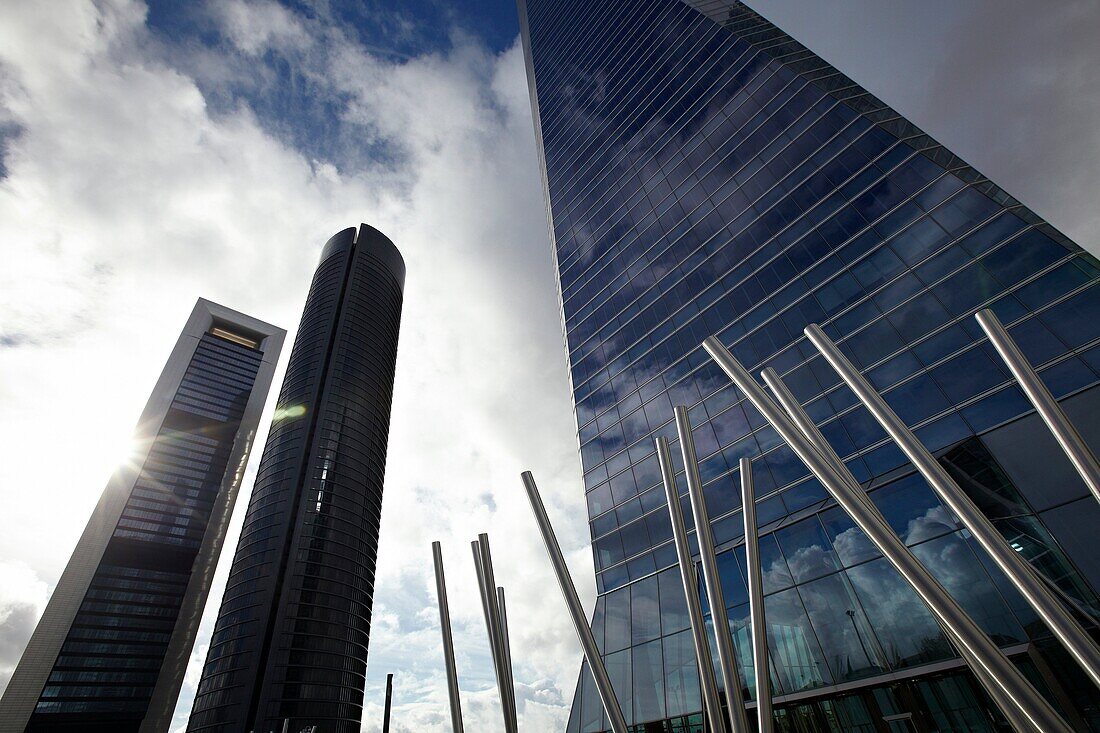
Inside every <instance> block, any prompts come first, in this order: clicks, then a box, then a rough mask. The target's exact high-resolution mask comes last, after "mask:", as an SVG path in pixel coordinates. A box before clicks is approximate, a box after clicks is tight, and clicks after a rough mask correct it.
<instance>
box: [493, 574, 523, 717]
mask: <svg viewBox="0 0 1100 733" xmlns="http://www.w3.org/2000/svg"><path fill="white" fill-rule="evenodd" d="M497 608H498V609H499V610H500V639H501V641H502V642H503V645H504V671H505V672H506V673H507V675H508V685H509V687H510V688H511V694H512V708H513V710H515V709H516V708H515V705H516V678H515V675H513V674H512V642H511V639H510V638H509V636H508V607H507V606H506V605H505V603H504V589H503V588H501V587H500V586H497ZM516 715H517V718H518V715H519V713H518V712H517V713H516Z"/></svg>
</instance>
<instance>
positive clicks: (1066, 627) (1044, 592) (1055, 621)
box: [806, 313, 1100, 686]
mask: <svg viewBox="0 0 1100 733" xmlns="http://www.w3.org/2000/svg"><path fill="white" fill-rule="evenodd" d="M988 315H989V316H992V314H991V313H990V314H988ZM806 336H807V338H809V339H810V341H811V342H812V343H813V345H814V346H815V347H817V350H818V351H820V352H821V354H822V356H824V357H825V360H826V361H828V362H829V364H830V365H831V366H832V367H833V369H835V370H836V372H837V374H839V375H840V378H841V379H843V380H844V383H845V384H847V385H848V387H849V388H850V389H851V390H852V392H854V393H855V395H856V397H858V398H859V401H860V402H862V403H863V405H864V406H865V407H866V408H867V410H868V411H869V412H870V413H871V415H872V416H873V417H874V418H875V420H876V421H877V422H878V423H879V425H881V426H882V428H883V429H884V430H885V431H886V432H887V433H888V434H889V435H890V437H891V438H893V440H894V442H895V443H897V444H898V447H899V448H901V450H902V452H903V453H905V455H906V456H907V457H908V458H909V460H910V461H912V463H913V465H914V466H916V468H917V470H918V471H920V473H921V475H922V476H924V479H925V481H927V482H928V485H929V486H931V487H932V490H933V491H935V492H936V494H937V495H938V496H939V497H940V499H941V500H942V501H943V503H944V504H946V505H947V507H948V508H949V509H951V511H952V512H954V513H955V515H956V516H958V517H959V519H961V520H962V523H963V525H964V526H965V527H966V528H967V529H968V530H970V533H971V534H973V535H974V538H975V539H976V540H977V541H978V544H980V545H981V546H982V548H983V549H984V550H985V551H986V552H987V553H989V556H990V557H991V558H993V561H994V562H995V563H997V567H999V568H1000V569H1001V570H1002V571H1003V572H1004V574H1005V575H1006V576H1007V577H1008V579H1009V581H1010V582H1011V583H1012V585H1013V586H1015V587H1016V589H1017V590H1018V591H1020V593H1021V595H1023V597H1024V598H1025V599H1026V600H1027V602H1028V603H1029V604H1030V605H1031V607H1032V608H1034V609H1035V612H1036V613H1038V614H1039V617H1040V618H1042V619H1043V621H1044V622H1045V623H1046V624H1047V626H1048V627H1050V630H1051V631H1052V632H1054V635H1055V636H1056V637H1058V640H1059V641H1060V642H1062V645H1063V646H1065V648H1066V649H1067V650H1068V651H1069V652H1070V654H1072V655H1073V657H1074V658H1075V659H1076V660H1077V661H1078V663H1079V664H1080V665H1081V667H1082V668H1083V669H1084V670H1085V672H1086V673H1087V674H1088V675H1089V677H1090V678H1091V679H1092V681H1093V682H1094V683H1095V684H1096V685H1098V686H1100V649H1098V648H1097V647H1096V644H1095V643H1094V642H1093V641H1092V639H1091V637H1090V636H1089V634H1088V632H1086V631H1085V629H1084V628H1082V627H1081V625H1080V624H1079V623H1077V621H1076V619H1074V618H1073V616H1072V615H1071V614H1070V612H1069V611H1068V610H1067V609H1066V608H1065V606H1063V605H1062V604H1061V602H1060V601H1059V600H1058V598H1056V597H1055V596H1054V594H1053V593H1051V592H1050V589H1049V588H1048V587H1047V585H1046V583H1044V582H1043V580H1042V579H1041V578H1040V577H1039V574H1038V572H1037V571H1036V570H1035V569H1034V568H1033V567H1031V565H1030V564H1029V563H1028V562H1027V561H1026V560H1024V558H1023V557H1021V556H1020V554H1019V553H1018V552H1016V551H1015V550H1013V549H1012V547H1010V546H1009V545H1008V543H1007V542H1005V539H1004V537H1003V536H1002V535H1001V533H1000V532H998V531H997V528H996V527H994V526H993V523H992V522H990V521H989V519H988V518H987V517H986V516H985V515H984V514H983V513H982V512H981V510H980V509H978V507H977V506H976V505H975V504H974V502H973V501H971V500H970V498H969V497H968V496H967V495H966V493H965V492H964V491H963V490H962V488H960V487H959V485H958V483H956V481H955V479H953V478H952V477H951V475H950V474H948V473H947V470H946V469H945V468H944V467H943V466H942V465H941V464H940V462H939V461H937V460H936V459H935V458H934V457H933V456H932V454H931V453H930V452H929V451H928V449H927V448H925V447H924V444H923V443H921V442H920V440H918V439H917V436H916V435H914V434H913V431H912V430H910V429H909V428H908V426H907V425H906V424H905V423H904V422H903V421H902V420H901V418H899V417H898V416H897V414H896V413H895V412H894V411H893V410H892V409H891V408H890V406H889V405H887V404H886V400H884V399H883V398H882V395H880V394H879V393H878V392H877V391H876V390H875V388H874V387H872V386H871V384H870V382H868V381H867V380H866V379H865V378H864V377H863V375H862V374H860V373H859V370H857V369H856V368H855V366H853V365H852V363H851V362H850V361H849V360H848V358H847V357H845V356H844V354H842V353H841V351H840V349H839V348H837V346H836V344H834V343H833V342H832V340H830V339H829V337H828V336H826V335H825V333H824V332H823V331H822V330H821V329H820V328H818V327H817V326H816V325H810V326H808V327H807V328H806Z"/></svg>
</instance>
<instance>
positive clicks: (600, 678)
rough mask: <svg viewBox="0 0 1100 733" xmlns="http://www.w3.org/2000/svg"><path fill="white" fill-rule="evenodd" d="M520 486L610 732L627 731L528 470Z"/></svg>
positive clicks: (625, 732)
mask: <svg viewBox="0 0 1100 733" xmlns="http://www.w3.org/2000/svg"><path fill="white" fill-rule="evenodd" d="M522 478H523V486H524V488H525V489H526V490H527V498H528V500H529V501H530V502H531V511H532V512H533V513H534V515H535V522H536V523H537V524H538V526H539V532H540V533H541V534H542V541H543V544H544V545H545V546H546V554H547V555H548V556H549V557H550V564H551V565H552V566H553V567H554V575H555V576H557V579H558V585H559V586H560V587H561V593H562V595H563V596H564V597H565V605H566V607H567V608H568V609H569V617H570V619H571V620H572V621H573V628H574V629H575V630H576V632H577V638H578V639H579V640H580V643H581V649H582V650H583V651H584V658H585V660H587V661H588V668H589V669H590V670H591V671H592V678H593V680H595V682H596V690H597V692H598V693H599V696H600V701H601V702H602V703H603V709H604V712H605V713H607V717H608V719H609V720H610V721H611V730H612V731H613V732H614V733H627V727H626V720H625V719H624V718H623V711H622V708H621V707H619V700H618V698H616V697H615V690H614V688H613V687H612V686H611V678H610V677H608V676H607V669H606V668H605V667H604V664H603V658H602V657H600V650H599V647H597V646H596V640H595V638H593V636H592V629H590V628H589V627H588V619H587V618H586V617H585V613H584V609H583V608H581V600H580V598H578V597H577V589H576V587H575V586H574V585H573V578H572V577H571V576H570V575H569V568H568V566H566V564H565V558H564V557H562V554H561V547H559V546H558V539H557V537H555V536H554V528H553V527H552V526H551V525H550V518H549V517H548V516H546V507H545V506H543V503H542V497H541V496H539V490H538V486H536V485H535V477H534V476H532V475H531V472H530V471H524V472H523V474H522Z"/></svg>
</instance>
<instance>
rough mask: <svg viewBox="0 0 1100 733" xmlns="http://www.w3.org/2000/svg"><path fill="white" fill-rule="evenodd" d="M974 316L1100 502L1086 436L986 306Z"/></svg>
mask: <svg viewBox="0 0 1100 733" xmlns="http://www.w3.org/2000/svg"><path fill="white" fill-rule="evenodd" d="M974 317H975V318H976V319H978V324H979V325H980V326H981V327H982V330H983V331H985V335H986V336H988V337H989V343H991V344H993V348H995V349H996V350H997V353H998V354H1000V355H1001V358H1002V359H1004V362H1005V364H1006V365H1007V366H1008V369H1009V371H1011V372H1012V376H1014V377H1016V381H1017V382H1019V383H1020V388H1021V389H1023V391H1024V394H1025V395H1027V398H1028V399H1029V400H1030V401H1031V404H1032V405H1033V406H1034V407H1035V411H1036V412H1038V413H1039V417H1041V418H1043V422H1045V423H1046V424H1047V427H1048V428H1050V432H1051V433H1053V434H1054V439H1055V440H1057V441H1058V445H1060V446H1061V447H1062V450H1063V451H1065V453H1066V456H1067V457H1068V458H1069V460H1070V462H1071V463H1072V464H1073V467H1074V468H1076V469H1077V473H1079V474H1080V475H1081V478H1082V479H1083V480H1084V482H1085V485H1086V486H1088V487H1089V491H1091V492H1092V495H1093V496H1094V497H1095V498H1096V500H1097V501H1100V461H1097V460H1096V454H1095V453H1093V452H1092V451H1091V450H1090V449H1089V447H1088V444H1087V443H1085V439H1084V438H1082V437H1081V434H1080V433H1079V432H1077V428H1075V427H1074V426H1073V423H1072V422H1070V420H1069V416H1068V415H1066V413H1065V411H1064V410H1063V409H1062V406H1061V405H1059V404H1058V400H1056V399H1054V395H1052V394H1051V393H1050V390H1049V389H1047V386H1046V385H1045V384H1043V380H1042V379H1040V378H1039V375H1038V373H1036V371H1035V369H1034V367H1032V366H1031V363H1030V362H1029V361H1028V360H1027V357H1026V356H1024V354H1023V352H1022V351H1020V347H1019V346H1017V345H1016V342H1015V341H1013V340H1012V337H1011V336H1009V335H1008V331H1006V330H1005V327H1004V326H1002V325H1001V322H1000V321H999V320H998V319H997V316H996V315H994V313H993V311H991V310H990V309H988V308H986V309H985V310H980V311H978V312H977V313H975V314H974Z"/></svg>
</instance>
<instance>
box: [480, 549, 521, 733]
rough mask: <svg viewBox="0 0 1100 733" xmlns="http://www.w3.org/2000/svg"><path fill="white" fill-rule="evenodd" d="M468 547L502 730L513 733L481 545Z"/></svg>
mask: <svg viewBox="0 0 1100 733" xmlns="http://www.w3.org/2000/svg"><path fill="white" fill-rule="evenodd" d="M470 547H471V549H472V550H473V554H474V570H476V571H477V585H478V590H479V591H480V592H481V610H482V612H483V613H484V614H485V629H486V631H487V632H488V634H489V652H490V653H491V655H492V658H493V673H494V674H495V675H496V678H497V692H499V693H500V710H501V713H502V714H503V715H504V730H505V733H514V732H513V731H512V716H511V713H510V711H509V710H508V688H507V686H506V683H505V681H504V676H505V671H504V664H503V660H502V659H501V656H500V654H499V652H498V647H497V627H495V626H494V625H493V608H494V607H495V606H496V603H495V599H494V598H493V596H492V594H491V593H490V591H489V587H490V586H489V583H488V580H487V579H486V577H485V575H486V574H485V562H484V560H483V559H482V556H481V543H480V542H479V541H478V540H474V541H473V542H471V543H470Z"/></svg>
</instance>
